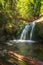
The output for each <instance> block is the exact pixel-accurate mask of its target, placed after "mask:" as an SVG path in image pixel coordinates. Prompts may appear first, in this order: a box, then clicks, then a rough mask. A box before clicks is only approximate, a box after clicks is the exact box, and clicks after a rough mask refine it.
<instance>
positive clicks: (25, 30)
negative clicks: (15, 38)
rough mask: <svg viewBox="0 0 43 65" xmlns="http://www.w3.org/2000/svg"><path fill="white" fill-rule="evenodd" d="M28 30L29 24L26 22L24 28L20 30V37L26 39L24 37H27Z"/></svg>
mask: <svg viewBox="0 0 43 65" xmlns="http://www.w3.org/2000/svg"><path fill="white" fill-rule="evenodd" d="M28 31H30V24H27V25H26V26H25V28H24V30H23V31H22V34H21V37H20V39H23V40H26V38H27V37H28Z"/></svg>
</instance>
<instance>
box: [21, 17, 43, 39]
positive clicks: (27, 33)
mask: <svg viewBox="0 0 43 65" xmlns="http://www.w3.org/2000/svg"><path fill="white" fill-rule="evenodd" d="M41 21H43V17H41V18H40V19H38V20H35V21H33V22H32V23H30V25H29V24H28V25H26V26H25V28H24V30H23V31H22V34H21V38H20V39H22V40H27V39H28V40H32V37H33V33H34V28H35V24H36V23H37V22H41Z"/></svg>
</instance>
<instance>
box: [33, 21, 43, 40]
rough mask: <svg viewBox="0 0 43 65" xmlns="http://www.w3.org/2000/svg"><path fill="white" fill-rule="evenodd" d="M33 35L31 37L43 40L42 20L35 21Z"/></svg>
mask: <svg viewBox="0 0 43 65" xmlns="http://www.w3.org/2000/svg"><path fill="white" fill-rule="evenodd" d="M33 35H34V36H33V39H35V40H43V22H37V23H36V25H35V28H34V33H33Z"/></svg>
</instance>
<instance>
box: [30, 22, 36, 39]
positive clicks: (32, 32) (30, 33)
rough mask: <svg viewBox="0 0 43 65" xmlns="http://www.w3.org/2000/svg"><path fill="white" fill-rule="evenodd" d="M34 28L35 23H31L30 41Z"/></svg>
mask: <svg viewBox="0 0 43 65" xmlns="http://www.w3.org/2000/svg"><path fill="white" fill-rule="evenodd" d="M34 28H35V22H33V23H32V29H31V32H30V40H31V39H32V37H33V32H34Z"/></svg>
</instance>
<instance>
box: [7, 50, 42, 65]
mask: <svg viewBox="0 0 43 65" xmlns="http://www.w3.org/2000/svg"><path fill="white" fill-rule="evenodd" d="M8 54H9V55H10V56H11V57H13V58H16V59H17V60H20V61H25V62H27V63H28V64H30V65H43V62H41V61H37V60H34V59H31V58H28V57H25V56H23V55H19V54H17V53H14V52H12V51H9V52H8Z"/></svg>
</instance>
